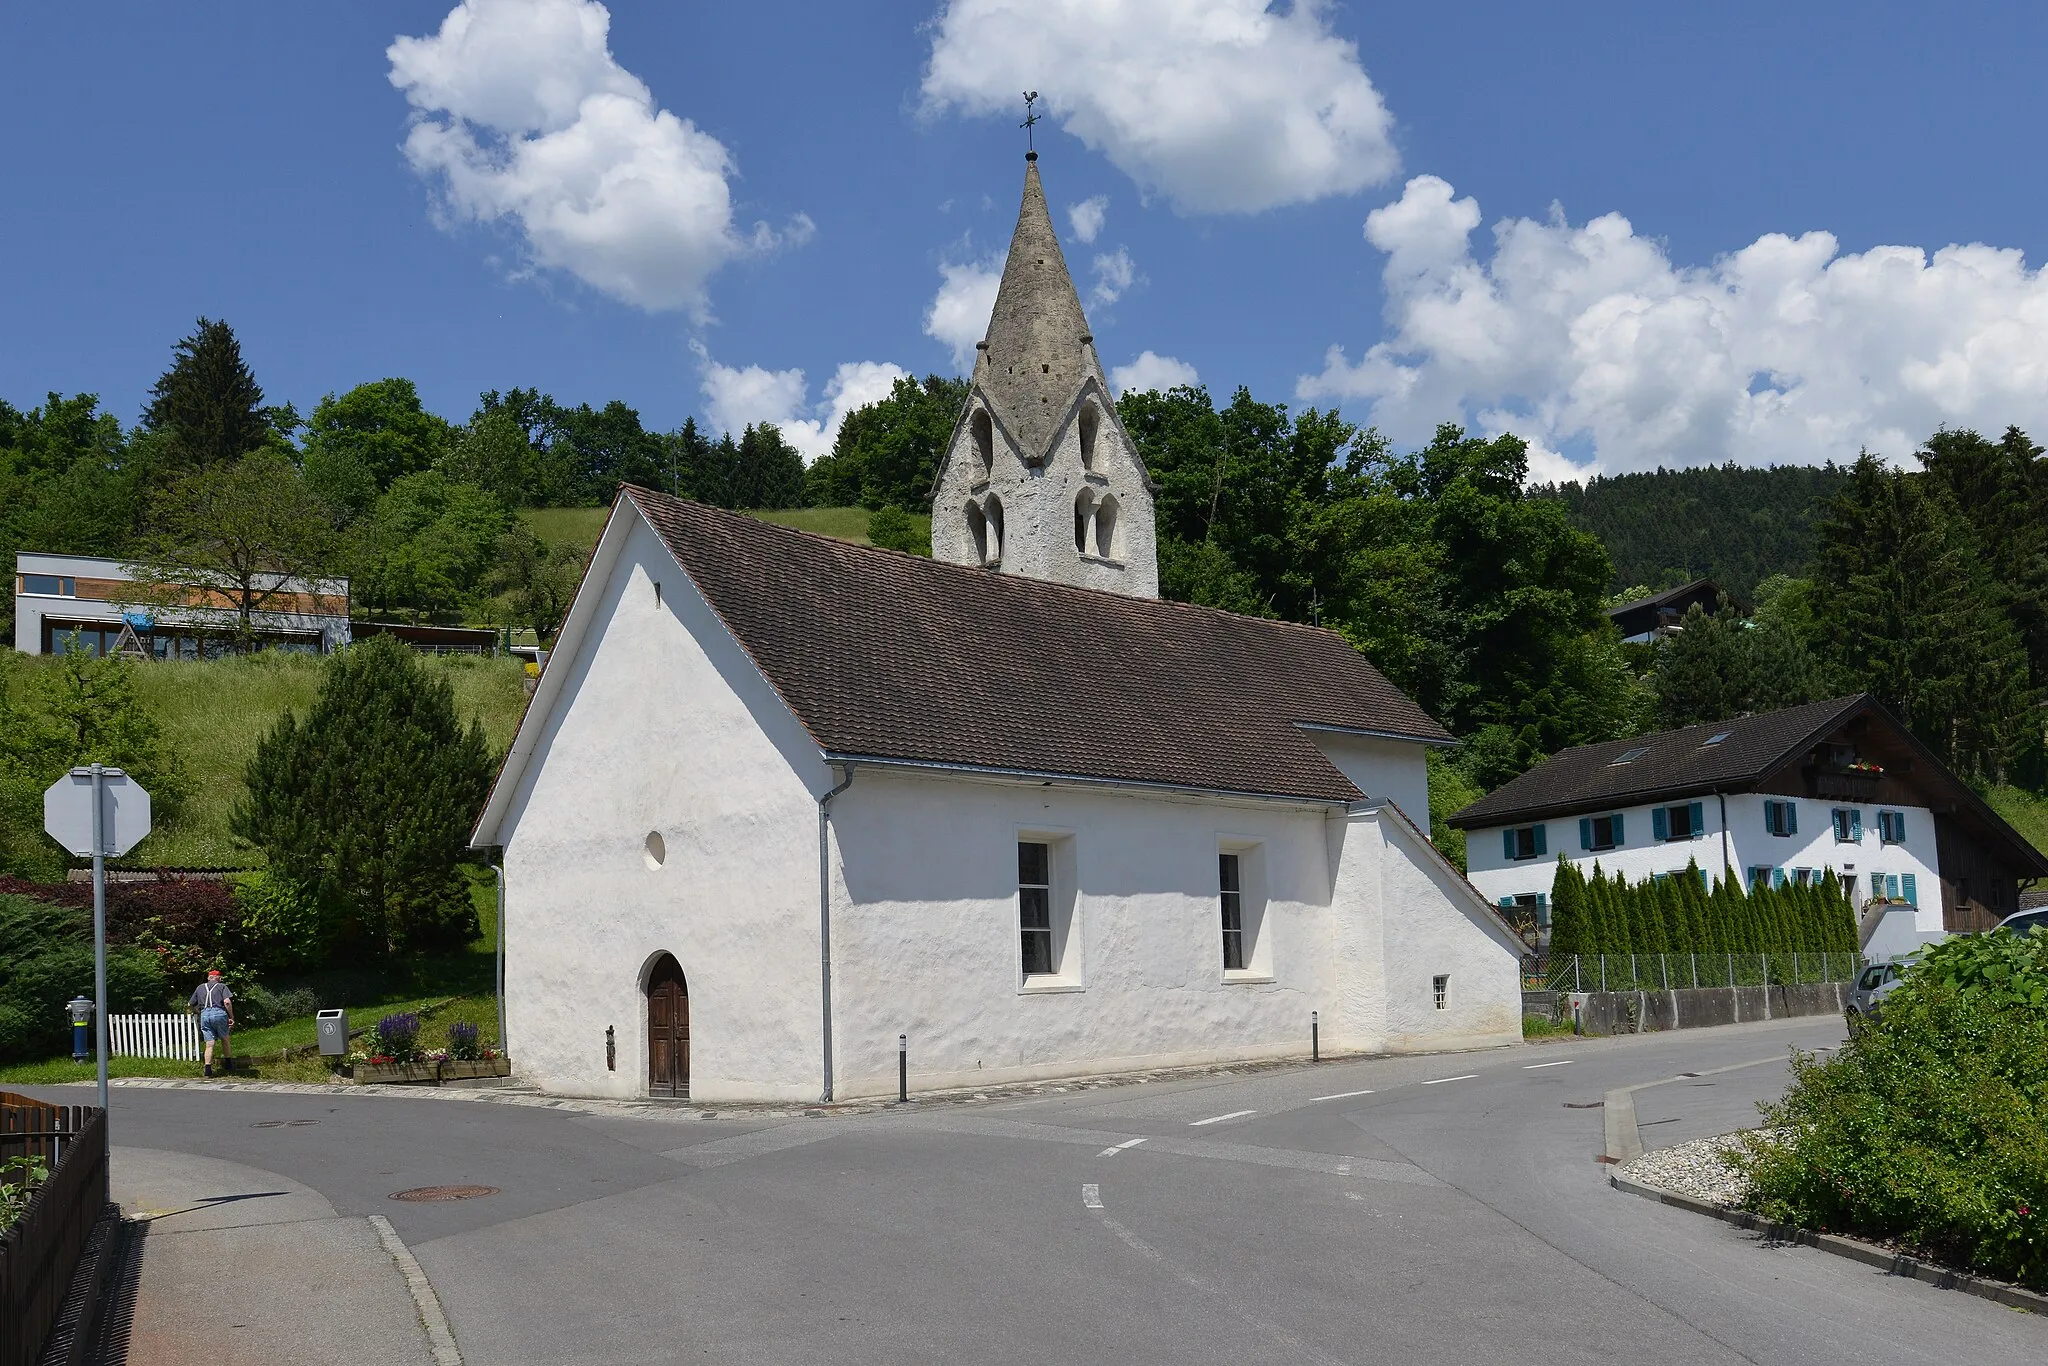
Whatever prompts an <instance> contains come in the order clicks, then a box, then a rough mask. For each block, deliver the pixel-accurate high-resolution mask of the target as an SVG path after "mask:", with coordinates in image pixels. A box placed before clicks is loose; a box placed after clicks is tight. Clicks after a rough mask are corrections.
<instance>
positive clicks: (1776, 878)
mask: <svg viewBox="0 0 2048 1366" xmlns="http://www.w3.org/2000/svg"><path fill="white" fill-rule="evenodd" d="M1784 885H1785V870H1784V869H1783V868H1773V869H1771V890H1772V891H1776V890H1778V889H1779V888H1780V887H1783V886H1784Z"/></svg>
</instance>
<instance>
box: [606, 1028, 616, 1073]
mask: <svg viewBox="0 0 2048 1366" xmlns="http://www.w3.org/2000/svg"><path fill="white" fill-rule="evenodd" d="M604 1070H605V1071H607V1072H616V1071H618V1070H619V1038H618V1034H617V1032H616V1029H615V1027H614V1026H612V1025H606V1026H605V1027H604Z"/></svg>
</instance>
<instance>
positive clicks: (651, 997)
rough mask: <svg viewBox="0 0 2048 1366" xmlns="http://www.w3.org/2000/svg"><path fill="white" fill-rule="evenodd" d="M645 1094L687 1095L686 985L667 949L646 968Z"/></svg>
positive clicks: (687, 1021) (688, 1007)
mask: <svg viewBox="0 0 2048 1366" xmlns="http://www.w3.org/2000/svg"><path fill="white" fill-rule="evenodd" d="M647 1094H648V1095H650V1096H673V1097H676V1098H677V1099H681V1100H687V1099H688V1098H689V1095H690V988H689V984H688V983H687V982H685V981H684V979H683V967H682V964H680V963H678V962H676V960H675V956H674V955H673V954H667V953H664V954H661V955H660V956H658V957H657V958H655V960H654V963H653V965H652V966H651V967H650V968H649V969H648V970H647Z"/></svg>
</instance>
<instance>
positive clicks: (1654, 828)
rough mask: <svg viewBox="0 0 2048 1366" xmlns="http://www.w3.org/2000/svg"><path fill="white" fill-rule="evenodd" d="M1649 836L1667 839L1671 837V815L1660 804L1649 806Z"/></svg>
mask: <svg viewBox="0 0 2048 1366" xmlns="http://www.w3.org/2000/svg"><path fill="white" fill-rule="evenodd" d="M1650 838H1651V839H1658V840H1668V839H1670V838H1671V816H1670V813H1669V812H1667V811H1665V809H1664V808H1663V807H1661V806H1653V807H1651V808H1650Z"/></svg>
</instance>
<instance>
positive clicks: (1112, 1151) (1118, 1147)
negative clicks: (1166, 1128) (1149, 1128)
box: [1095, 1138, 1145, 1157]
mask: <svg viewBox="0 0 2048 1366" xmlns="http://www.w3.org/2000/svg"><path fill="white" fill-rule="evenodd" d="M1144 1141H1145V1140H1144V1139H1142V1138H1131V1139H1126V1140H1124V1141H1123V1142H1122V1143H1117V1144H1112V1145H1111V1146H1109V1147H1107V1148H1104V1149H1103V1150H1102V1151H1101V1152H1099V1153H1097V1154H1095V1155H1096V1156H1097V1157H1115V1156H1116V1155H1117V1154H1118V1153H1120V1152H1122V1151H1123V1150H1124V1149H1126V1148H1135V1147H1137V1146H1138V1145H1139V1144H1140V1143H1143V1142H1144Z"/></svg>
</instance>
